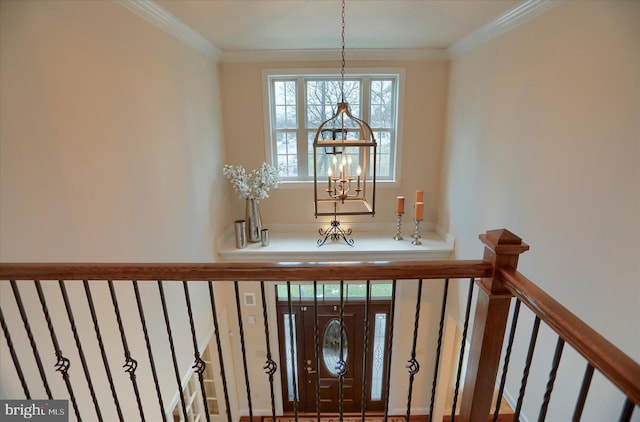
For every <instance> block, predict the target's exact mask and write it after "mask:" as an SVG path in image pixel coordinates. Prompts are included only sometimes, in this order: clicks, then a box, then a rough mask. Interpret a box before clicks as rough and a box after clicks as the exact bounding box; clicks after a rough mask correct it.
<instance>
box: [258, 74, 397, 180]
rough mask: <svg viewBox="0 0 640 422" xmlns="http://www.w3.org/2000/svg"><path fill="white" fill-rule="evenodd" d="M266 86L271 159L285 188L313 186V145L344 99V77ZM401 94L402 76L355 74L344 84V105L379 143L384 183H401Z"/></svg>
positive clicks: (274, 77) (274, 80)
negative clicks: (298, 184)
mask: <svg viewBox="0 0 640 422" xmlns="http://www.w3.org/2000/svg"><path fill="white" fill-rule="evenodd" d="M266 83H267V85H268V96H267V97H268V98H267V99H268V110H269V116H268V119H267V121H268V128H266V132H267V133H268V134H269V135H268V140H267V156H268V157H269V159H270V161H271V163H272V164H277V165H279V166H280V167H282V168H283V169H284V171H283V174H282V176H283V177H282V179H283V181H284V182H287V181H310V180H313V139H314V137H315V134H316V131H317V129H318V127H319V126H320V124H321V123H322V122H324V121H325V120H327V119H328V118H330V117H331V116H333V115H334V113H335V112H336V106H337V104H338V102H339V101H341V99H342V98H341V92H342V91H341V84H342V83H341V77H340V75H322V74H321V75H318V74H314V75H300V74H291V75H281V74H268V75H267V76H266ZM398 92H399V74H387V73H380V74H377V73H376V74H366V75H365V74H362V75H353V74H350V75H346V76H345V79H344V100H345V101H346V102H348V103H349V109H350V111H351V113H352V114H353V115H354V116H355V117H358V118H360V119H363V120H365V121H366V122H367V123H369V126H371V129H372V130H373V133H374V136H375V138H376V141H377V142H378V159H377V169H376V175H377V178H378V179H379V180H395V175H396V149H397V144H398V141H397V139H398V130H397V120H398V117H397V116H398ZM350 129H352V130H351V131H348V133H347V138H348V139H358V138H359V137H360V134H359V133H358V131H356V130H353V128H350ZM325 136H331V134H330V133H328V134H325ZM354 159H356V160H357V157H354Z"/></svg>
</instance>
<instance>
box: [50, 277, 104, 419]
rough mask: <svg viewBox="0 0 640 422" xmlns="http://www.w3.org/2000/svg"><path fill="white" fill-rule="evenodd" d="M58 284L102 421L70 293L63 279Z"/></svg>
mask: <svg viewBox="0 0 640 422" xmlns="http://www.w3.org/2000/svg"><path fill="white" fill-rule="evenodd" d="M58 286H59V287H60V293H61V294H62V300H63V301H64V307H65V309H66V311H67V317H68V318H69V324H70V325H71V331H72V332H73V339H74V341H75V343H76V348H77V349H78V354H79V355H80V363H81V364H82V371H83V372H84V377H85V379H86V380H87V385H88V387H89V392H90V393H91V400H92V401H93V407H94V408H95V409H96V416H97V417H98V421H100V422H102V413H101V412H100V405H99V404H98V398H97V397H96V392H95V389H94V388H93V381H92V380H91V375H90V374H89V366H88V365H87V360H86V358H85V356H84V350H83V349H82V343H81V342H80V336H79V334H78V329H77V327H76V321H75V319H74V318H73V312H72V310H71V303H70V302H69V295H68V294H67V288H66V287H65V284H64V281H63V280H58Z"/></svg>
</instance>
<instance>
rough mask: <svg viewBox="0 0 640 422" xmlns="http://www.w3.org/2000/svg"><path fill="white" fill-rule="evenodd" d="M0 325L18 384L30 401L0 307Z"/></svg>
mask: <svg viewBox="0 0 640 422" xmlns="http://www.w3.org/2000/svg"><path fill="white" fill-rule="evenodd" d="M0 323H1V324H2V331H3V332H4V338H5V339H6V340H7V347H9V352H10V353H11V360H12V361H13V366H14V367H15V368H16V372H17V373H18V378H20V384H21V385H22V390H23V391H24V396H25V398H26V399H27V400H31V393H30V392H29V387H28V386H27V381H26V380H25V379H24V374H23V373H22V367H21V366H20V361H19V360H18V356H17V355H16V351H15V349H14V347H13V342H12V341H11V335H10V334H9V328H8V327H7V323H6V322H5V321H4V314H3V313H2V308H1V307H0Z"/></svg>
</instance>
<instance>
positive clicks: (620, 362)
mask: <svg viewBox="0 0 640 422" xmlns="http://www.w3.org/2000/svg"><path fill="white" fill-rule="evenodd" d="M496 276H497V278H498V279H499V281H501V282H502V284H503V285H504V286H505V287H506V288H507V289H509V291H510V292H511V293H513V294H514V295H515V296H516V297H517V298H518V299H520V301H522V303H524V304H525V305H527V306H528V307H529V308H530V309H531V310H532V311H533V312H534V313H535V314H536V315H537V316H538V317H539V318H540V319H541V320H542V321H544V322H545V323H546V324H547V325H548V326H549V327H550V328H551V329H553V330H554V331H555V332H556V333H557V334H558V335H559V336H560V337H561V338H562V339H563V340H564V341H565V342H567V343H568V344H570V345H571V346H572V347H573V348H574V349H575V350H576V351H577V352H578V353H580V354H581V355H582V356H583V357H584V358H585V359H586V360H587V361H589V362H590V363H591V365H592V366H593V367H594V368H596V369H598V370H599V371H600V372H601V373H602V374H603V375H604V376H605V377H607V378H608V379H609V380H610V381H611V382H612V383H613V384H614V385H616V386H617V387H618V388H619V389H620V390H621V391H622V392H623V393H624V394H626V395H627V397H628V398H629V399H630V400H631V401H632V402H634V403H635V404H636V405H639V406H640V365H639V364H638V363H636V362H635V361H634V360H633V359H631V358H630V357H629V356H627V355H626V354H625V353H623V352H622V351H621V350H620V349H618V348H617V347H616V346H614V345H613V344H611V343H610V342H609V341H608V340H607V339H605V338H604V337H602V336H601V335H600V334H598V333H597V332H596V331H595V330H594V329H593V328H591V327H589V326H588V325H587V324H586V323H585V322H584V321H582V320H581V319H580V318H578V317H577V316H575V315H574V314H573V313H571V312H570V311H569V310H568V309H567V308H565V307H564V306H562V305H561V304H560V303H558V302H557V301H556V300H554V299H553V298H552V297H551V296H549V295H548V294H547V293H546V292H545V291H544V290H542V289H541V288H539V287H538V286H536V285H535V284H534V283H533V282H531V281H530V280H529V279H527V278H526V277H525V276H523V275H522V274H520V273H519V272H518V271H517V270H515V269H513V268H502V269H499V270H498V271H497V272H496Z"/></svg>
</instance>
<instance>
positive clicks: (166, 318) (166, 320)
mask: <svg viewBox="0 0 640 422" xmlns="http://www.w3.org/2000/svg"><path fill="white" fill-rule="evenodd" d="M158 292H159V293H160V302H161V303H162V314H163V315H164V325H165V327H166V329H167V337H168V338H169V348H170V349H171V359H172V361H173V373H174V375H175V376H176V384H177V386H178V396H180V405H181V406H182V416H183V417H184V420H185V421H188V420H189V418H188V417H187V405H186V403H185V402H184V394H182V381H181V379H180V370H179V369H178V359H177V357H176V349H175V345H174V343H173V334H172V332H171V322H170V321H169V311H168V310H167V300H166V299H165V297H164V287H163V285H162V281H160V280H158Z"/></svg>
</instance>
